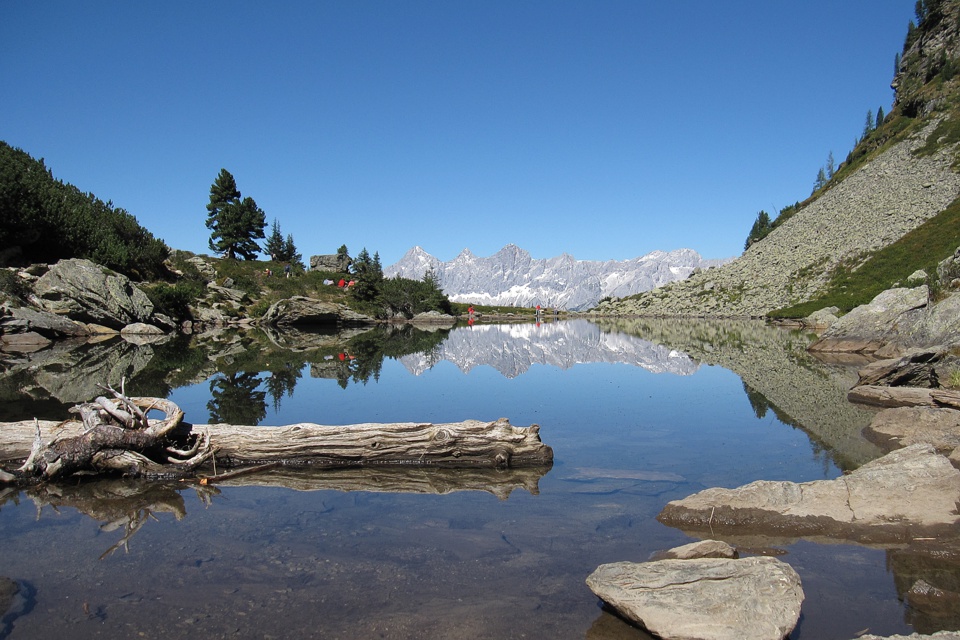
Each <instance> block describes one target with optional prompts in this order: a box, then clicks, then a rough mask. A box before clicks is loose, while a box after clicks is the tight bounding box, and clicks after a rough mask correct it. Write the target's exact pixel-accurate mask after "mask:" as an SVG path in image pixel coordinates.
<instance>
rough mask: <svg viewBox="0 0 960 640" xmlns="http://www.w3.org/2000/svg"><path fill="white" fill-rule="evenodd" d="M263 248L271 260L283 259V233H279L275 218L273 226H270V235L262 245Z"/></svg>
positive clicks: (278, 224) (278, 225)
mask: <svg viewBox="0 0 960 640" xmlns="http://www.w3.org/2000/svg"><path fill="white" fill-rule="evenodd" d="M264 249H265V250H266V252H267V254H268V255H269V256H270V259H271V260H276V261H283V257H282V256H283V234H282V233H280V223H279V222H277V219H276V218H274V219H273V226H272V227H271V230H270V235H269V236H267V243H266V245H264Z"/></svg>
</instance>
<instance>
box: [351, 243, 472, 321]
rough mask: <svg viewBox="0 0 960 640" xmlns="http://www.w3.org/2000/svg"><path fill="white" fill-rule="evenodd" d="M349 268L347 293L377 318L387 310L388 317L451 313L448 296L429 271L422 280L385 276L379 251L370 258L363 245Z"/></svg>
mask: <svg viewBox="0 0 960 640" xmlns="http://www.w3.org/2000/svg"><path fill="white" fill-rule="evenodd" d="M345 249H346V248H345V247H344V250H345ZM350 271H351V273H353V276H354V281H355V284H354V286H353V287H351V295H352V296H353V298H354V300H355V301H357V303H358V305H357V306H359V307H360V308H361V309H362V310H364V311H366V312H368V313H370V314H371V315H374V316H377V317H381V316H382V315H383V314H384V312H387V313H388V314H389V315H392V316H404V317H407V318H412V317H413V316H415V315H417V314H418V313H424V312H427V311H438V312H440V313H446V314H452V313H453V308H452V305H451V304H450V299H449V298H447V296H446V294H444V293H443V291H442V290H441V289H440V285H439V282H438V281H437V277H436V275H435V274H434V273H433V271H427V273H425V274H424V276H423V279H422V280H410V279H409V278H403V277H400V276H399V275H398V276H395V277H393V278H385V277H384V276H383V267H382V266H381V264H380V254H379V253H374V254H373V257H371V256H370V254H369V253H368V252H367V249H366V248H363V249H362V250H361V251H360V253H359V254H357V257H356V258H354V260H353V264H351V265H350Z"/></svg>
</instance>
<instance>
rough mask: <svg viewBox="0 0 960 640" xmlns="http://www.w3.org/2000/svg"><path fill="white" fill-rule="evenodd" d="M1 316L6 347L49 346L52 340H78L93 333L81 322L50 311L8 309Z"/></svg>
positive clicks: (0, 338)
mask: <svg viewBox="0 0 960 640" xmlns="http://www.w3.org/2000/svg"><path fill="white" fill-rule="evenodd" d="M5 311H6V313H5V314H3V315H0V342H2V343H3V344H4V345H26V344H43V345H45V344H49V343H50V341H51V340H59V339H63V338H76V337H81V336H86V335H89V334H90V333H91V331H90V329H89V328H88V327H87V326H86V325H84V324H83V323H80V322H75V321H73V320H70V319H69V318H65V317H63V316H61V315H57V314H55V313H50V312H49V311H38V310H36V309H31V308H30V307H16V308H13V309H6V310H5Z"/></svg>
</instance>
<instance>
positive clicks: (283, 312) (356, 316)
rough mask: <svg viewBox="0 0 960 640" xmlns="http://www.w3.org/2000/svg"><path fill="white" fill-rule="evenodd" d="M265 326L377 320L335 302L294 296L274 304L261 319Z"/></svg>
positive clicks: (369, 321)
mask: <svg viewBox="0 0 960 640" xmlns="http://www.w3.org/2000/svg"><path fill="white" fill-rule="evenodd" d="M260 321H261V322H262V323H263V324H268V325H273V326H277V327H284V326H306V325H334V326H336V325H358V324H373V323H375V322H376V320H375V319H373V318H371V317H369V316H365V315H363V314H361V313H357V312H356V311H353V310H351V309H350V308H349V307H347V306H345V305H342V304H336V303H333V302H324V301H322V300H317V299H315V298H308V297H306V296H294V297H292V298H285V299H283V300H278V301H277V302H275V303H273V304H272V305H271V306H270V308H269V309H267V312H266V313H264V314H263V317H262V318H261V319H260Z"/></svg>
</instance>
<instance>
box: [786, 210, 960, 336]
mask: <svg viewBox="0 0 960 640" xmlns="http://www.w3.org/2000/svg"><path fill="white" fill-rule="evenodd" d="M957 247H960V199H957V200H955V201H954V202H953V203H952V204H951V205H950V206H949V207H948V208H947V209H945V210H944V211H943V212H941V213H940V214H939V215H937V216H936V217H934V218H932V219H931V220H928V221H927V222H925V223H924V224H922V225H921V226H920V227H918V228H917V229H915V230H914V231H912V232H911V233H908V234H907V235H905V236H903V237H902V238H900V240H898V241H897V242H894V243H893V244H891V245H889V246H887V247H884V248H883V249H881V250H880V251H877V252H875V253H872V254H867V255H862V256H859V257H858V258H857V259H855V260H847V261H844V262H842V263H841V264H840V265H838V266H837V267H836V269H834V271H833V273H832V274H831V278H830V283H829V285H828V287H827V289H826V291H825V292H824V293H823V295H822V296H820V297H818V298H816V299H814V300H810V301H809V302H806V303H804V304H800V305H796V306H793V307H787V308H785V309H778V310H776V311H773V312H771V313H770V314H768V315H769V316H770V317H773V318H802V317H806V316H808V315H810V314H811V313H813V312H814V311H817V310H818V309H822V308H824V307H838V308H839V309H840V311H841V312H844V313H846V312H847V311H850V310H851V309H853V308H854V307H857V306H859V305H861V304H866V303H868V302H870V301H871V300H872V299H873V298H874V297H875V296H876V295H877V294H879V293H880V292H882V291H884V290H886V289H890V288H892V287H895V286H898V285H903V286H906V284H907V278H908V277H909V276H910V275H911V274H913V273H914V272H916V271H917V270H921V269H922V270H923V271H925V272H926V274H927V276H928V278H927V282H928V284H930V285H931V288H932V289H933V290H934V291H936V289H937V288H938V287H939V284H938V283H937V281H936V273H937V272H936V267H937V264H938V263H939V262H940V261H941V260H943V259H944V258H946V257H948V256H950V255H952V254H953V252H954V250H956V248H957Z"/></svg>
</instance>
